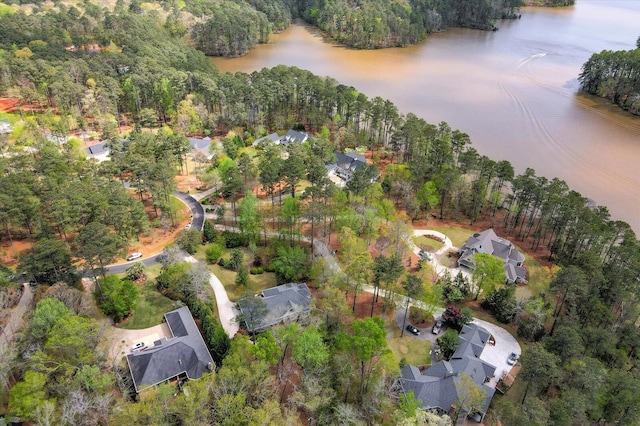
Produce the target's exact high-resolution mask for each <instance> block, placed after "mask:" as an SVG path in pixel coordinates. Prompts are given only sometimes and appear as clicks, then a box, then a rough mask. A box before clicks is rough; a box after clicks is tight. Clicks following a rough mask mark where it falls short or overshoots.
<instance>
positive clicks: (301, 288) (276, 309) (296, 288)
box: [256, 283, 311, 330]
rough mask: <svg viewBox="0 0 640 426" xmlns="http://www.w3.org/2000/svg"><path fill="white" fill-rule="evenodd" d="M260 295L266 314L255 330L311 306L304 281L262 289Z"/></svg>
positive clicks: (307, 309)
mask: <svg viewBox="0 0 640 426" xmlns="http://www.w3.org/2000/svg"><path fill="white" fill-rule="evenodd" d="M256 297H261V298H262V300H263V301H264V303H265V305H266V307H267V314H266V315H265V317H264V318H262V321H260V325H259V326H257V328H256V330H263V329H266V328H268V327H271V326H272V325H275V324H278V323H280V322H282V321H285V320H287V319H288V318H294V317H297V316H298V315H300V314H305V313H307V312H308V311H309V308H310V306H311V292H310V291H309V287H307V284H306V283H301V284H296V283H287V284H282V285H279V286H276V287H271V288H268V289H266V290H263V291H262V294H261V295H259V296H256Z"/></svg>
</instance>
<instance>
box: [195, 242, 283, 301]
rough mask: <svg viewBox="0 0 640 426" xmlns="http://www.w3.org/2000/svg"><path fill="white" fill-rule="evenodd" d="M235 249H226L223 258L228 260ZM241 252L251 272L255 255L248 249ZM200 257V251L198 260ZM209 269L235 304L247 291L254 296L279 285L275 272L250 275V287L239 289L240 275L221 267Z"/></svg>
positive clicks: (214, 266) (212, 266) (215, 266)
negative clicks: (237, 279)
mask: <svg viewBox="0 0 640 426" xmlns="http://www.w3.org/2000/svg"><path fill="white" fill-rule="evenodd" d="M232 250H235V249H224V250H223V252H222V257H224V258H225V259H228V258H229V256H230V254H231V251H232ZM239 250H240V251H242V253H243V254H244V264H245V266H246V267H247V268H248V269H249V270H251V265H252V263H253V255H252V254H251V252H250V251H249V249H248V248H246V247H239ZM199 255H200V250H199V253H198V256H196V257H197V258H198V257H199ZM202 257H203V258H204V253H202ZM209 269H210V270H211V272H213V273H214V274H215V275H216V276H217V277H218V279H219V280H220V282H221V283H222V285H223V286H224V288H225V289H226V290H227V295H228V296H229V300H231V301H232V302H235V301H236V300H238V299H239V298H240V296H242V293H244V292H245V291H250V292H252V293H254V294H256V293H260V292H261V291H262V290H264V289H266V288H270V287H275V286H276V285H278V283H277V281H276V275H275V274H274V273H273V272H264V273H262V274H259V275H251V274H249V285H248V286H246V287H238V286H236V276H237V275H238V273H237V272H236V271H231V270H229V269H226V268H223V267H221V266H220V265H218V264H216V265H209Z"/></svg>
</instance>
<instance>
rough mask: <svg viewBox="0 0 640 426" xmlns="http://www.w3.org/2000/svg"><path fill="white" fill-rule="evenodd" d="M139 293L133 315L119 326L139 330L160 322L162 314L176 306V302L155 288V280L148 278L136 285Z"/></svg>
mask: <svg viewBox="0 0 640 426" xmlns="http://www.w3.org/2000/svg"><path fill="white" fill-rule="evenodd" d="M138 290H139V294H138V301H137V306H136V309H135V311H134V313H133V317H132V318H131V319H130V320H128V321H127V322H126V323H124V324H123V325H122V326H121V328H124V329H127V330H139V329H142V328H148V327H153V326H154V325H158V324H160V323H161V322H162V319H163V318H164V314H165V313H166V312H169V311H171V310H173V309H175V308H176V304H175V303H176V302H175V301H173V300H171V299H169V298H168V297H165V296H163V295H162V294H160V292H159V291H158V290H156V286H155V280H153V279H148V280H147V281H146V282H144V283H143V284H141V285H139V286H138Z"/></svg>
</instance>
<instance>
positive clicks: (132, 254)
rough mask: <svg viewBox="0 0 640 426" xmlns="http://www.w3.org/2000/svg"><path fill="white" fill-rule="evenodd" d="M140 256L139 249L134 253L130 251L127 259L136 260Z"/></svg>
mask: <svg viewBox="0 0 640 426" xmlns="http://www.w3.org/2000/svg"><path fill="white" fill-rule="evenodd" d="M141 257H142V253H140V252H139V251H137V252H135V253H131V254H130V255H129V256H127V260H136V259H139V258H141Z"/></svg>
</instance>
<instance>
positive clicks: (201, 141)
mask: <svg viewBox="0 0 640 426" xmlns="http://www.w3.org/2000/svg"><path fill="white" fill-rule="evenodd" d="M188 139H189V143H190V144H191V148H192V152H195V151H200V152H202V153H203V154H204V155H206V156H207V160H211V159H212V158H213V154H212V153H211V138H210V137H209V136H206V137H204V138H188Z"/></svg>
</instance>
